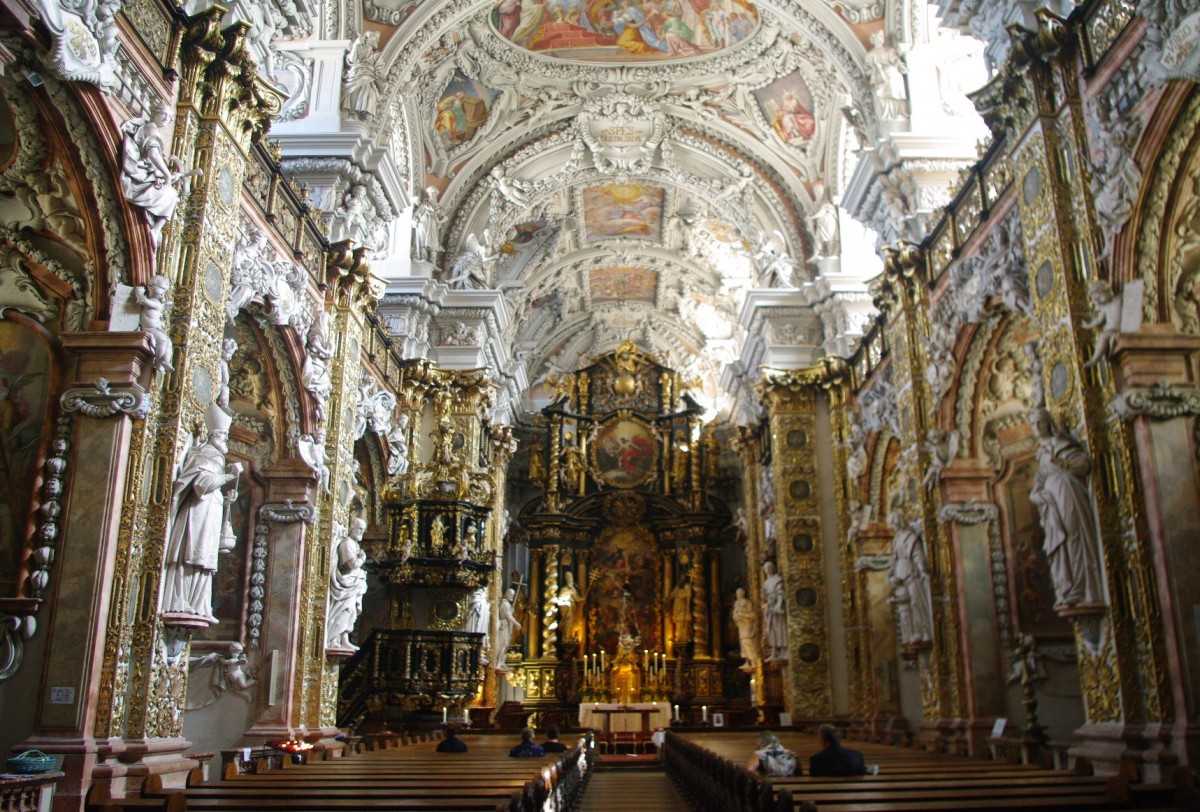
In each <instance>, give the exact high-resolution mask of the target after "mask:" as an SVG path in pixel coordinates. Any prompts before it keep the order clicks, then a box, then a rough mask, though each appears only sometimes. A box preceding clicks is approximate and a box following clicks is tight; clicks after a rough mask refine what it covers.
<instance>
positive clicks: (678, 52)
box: [491, 0, 759, 62]
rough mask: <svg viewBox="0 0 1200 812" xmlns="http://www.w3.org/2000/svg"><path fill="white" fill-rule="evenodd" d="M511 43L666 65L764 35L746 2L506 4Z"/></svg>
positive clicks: (500, 9)
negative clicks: (664, 62) (756, 34)
mask: <svg viewBox="0 0 1200 812" xmlns="http://www.w3.org/2000/svg"><path fill="white" fill-rule="evenodd" d="M491 20H492V25H493V26H495V29H496V31H497V32H498V33H499V34H500V36H502V37H503V38H504V39H506V40H508V41H509V42H511V43H513V44H515V45H518V46H520V47H522V48H524V49H526V50H528V51H533V52H535V53H539V54H545V55H547V56H552V57H556V58H559V59H569V60H572V61H576V62H660V61H670V60H676V59H688V58H693V57H698V56H706V55H708V54H714V53H717V52H720V51H723V50H725V49H727V48H730V47H732V46H734V45H737V44H738V43H740V42H744V41H745V40H747V39H749V38H750V36H751V35H753V34H754V32H755V31H757V30H758V26H759V18H758V9H756V8H755V7H754V5H753V4H752V3H748V2H745V1H744V0H501V2H499V3H498V4H497V5H496V7H495V8H493V9H492V14H491Z"/></svg>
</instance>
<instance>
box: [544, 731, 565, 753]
mask: <svg viewBox="0 0 1200 812" xmlns="http://www.w3.org/2000/svg"><path fill="white" fill-rule="evenodd" d="M542 752H544V753H565V752H567V746H566V745H565V744H563V743H562V742H560V741H559V740H558V728H556V727H551V728H549V729H547V730H546V740H545V741H544V742H542Z"/></svg>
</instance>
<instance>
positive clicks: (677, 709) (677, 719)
mask: <svg viewBox="0 0 1200 812" xmlns="http://www.w3.org/2000/svg"><path fill="white" fill-rule="evenodd" d="M675 721H676V722H678V721H679V706H678V705H676V706H675Z"/></svg>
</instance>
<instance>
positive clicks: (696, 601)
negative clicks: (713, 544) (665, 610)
mask: <svg viewBox="0 0 1200 812" xmlns="http://www.w3.org/2000/svg"><path fill="white" fill-rule="evenodd" d="M708 564H709V554H708V550H707V549H704V548H701V549H699V550H697V551H695V552H694V553H693V558H692V569H691V571H690V572H689V573H688V576H689V577H690V578H691V581H692V641H693V642H694V644H695V646H694V648H693V649H692V650H693V651H694V652H695V656H697V657H707V656H708V655H709V654H710V653H711V651H712V650H711V648H710V647H709V641H708V606H709V601H708V577H707V576H708Z"/></svg>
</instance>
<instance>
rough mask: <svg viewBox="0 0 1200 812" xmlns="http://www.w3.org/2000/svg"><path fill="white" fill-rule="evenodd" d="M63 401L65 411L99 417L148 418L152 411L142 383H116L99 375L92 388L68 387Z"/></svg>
mask: <svg viewBox="0 0 1200 812" xmlns="http://www.w3.org/2000/svg"><path fill="white" fill-rule="evenodd" d="M61 404H62V409H63V412H64V413H66V414H72V413H74V412H79V413H80V414H82V415H83V416H84V417H94V418H98V419H104V418H107V417H113V416H114V415H118V414H126V415H129V416H130V417H132V418H133V419H134V420H145V419H146V416H147V415H148V414H150V396H149V395H148V394H147V393H146V392H145V391H143V390H142V388H141V387H138V386H117V387H114V386H113V385H112V384H110V383H109V382H108V381H107V380H106V379H104V378H97V379H96V380H95V381H94V382H93V383H92V385H91V387H90V388H89V387H78V388H74V389H68V390H67V391H66V392H64V393H63V396H62V400H61Z"/></svg>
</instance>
